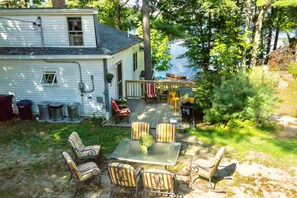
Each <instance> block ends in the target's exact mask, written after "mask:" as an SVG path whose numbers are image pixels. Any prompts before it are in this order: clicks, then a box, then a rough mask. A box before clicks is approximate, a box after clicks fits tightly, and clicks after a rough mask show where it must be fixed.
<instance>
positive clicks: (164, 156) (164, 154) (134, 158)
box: [110, 139, 181, 166]
mask: <svg viewBox="0 0 297 198" xmlns="http://www.w3.org/2000/svg"><path fill="white" fill-rule="evenodd" d="M180 147H181V144H180V143H161V142H155V143H154V144H153V145H152V146H151V147H150V148H149V149H148V152H147V153H143V152H142V151H141V145H140V143H139V141H135V140H130V139H125V140H123V141H122V142H121V143H120V144H119V145H118V146H117V147H116V149H115V150H114V151H113V153H112V154H111V155H110V159H116V160H120V161H127V162H136V163H145V164H157V165H165V166H173V165H175V164H176V161H177V158H178V155H179V151H180Z"/></svg>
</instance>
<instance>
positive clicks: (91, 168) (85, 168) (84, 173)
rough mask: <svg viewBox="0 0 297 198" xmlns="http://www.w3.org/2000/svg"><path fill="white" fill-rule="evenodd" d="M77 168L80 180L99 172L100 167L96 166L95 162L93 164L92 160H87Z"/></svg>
mask: <svg viewBox="0 0 297 198" xmlns="http://www.w3.org/2000/svg"><path fill="white" fill-rule="evenodd" d="M77 168H78V171H79V173H80V180H81V181H85V180H87V179H90V178H91V177H93V176H95V175H99V174H100V169H99V168H98V166H97V164H95V163H94V162H88V163H85V164H81V165H79V166H78V167H77Z"/></svg>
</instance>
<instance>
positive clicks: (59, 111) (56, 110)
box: [49, 102, 64, 121]
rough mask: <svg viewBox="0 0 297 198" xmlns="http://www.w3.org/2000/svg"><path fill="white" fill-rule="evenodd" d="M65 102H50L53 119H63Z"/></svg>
mask: <svg viewBox="0 0 297 198" xmlns="http://www.w3.org/2000/svg"><path fill="white" fill-rule="evenodd" d="M63 105H64V104H63V103H61V102H53V103H51V104H50V106H49V107H50V112H51V116H52V119H53V121H60V120H62V119H63Z"/></svg>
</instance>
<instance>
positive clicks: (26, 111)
mask: <svg viewBox="0 0 297 198" xmlns="http://www.w3.org/2000/svg"><path fill="white" fill-rule="evenodd" d="M32 104H33V103H32V101H31V100H20V101H18V102H17V103H16V105H17V107H18V109H19V116H20V119H21V120H31V119H32Z"/></svg>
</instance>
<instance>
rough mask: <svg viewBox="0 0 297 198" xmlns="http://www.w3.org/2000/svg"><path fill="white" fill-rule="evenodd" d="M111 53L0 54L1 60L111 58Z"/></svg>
mask: <svg viewBox="0 0 297 198" xmlns="http://www.w3.org/2000/svg"><path fill="white" fill-rule="evenodd" d="M111 58H113V56H112V55H50V56H48V55H39V56H30V55H0V59H2V60H43V59H46V60H73V59H111Z"/></svg>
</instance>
